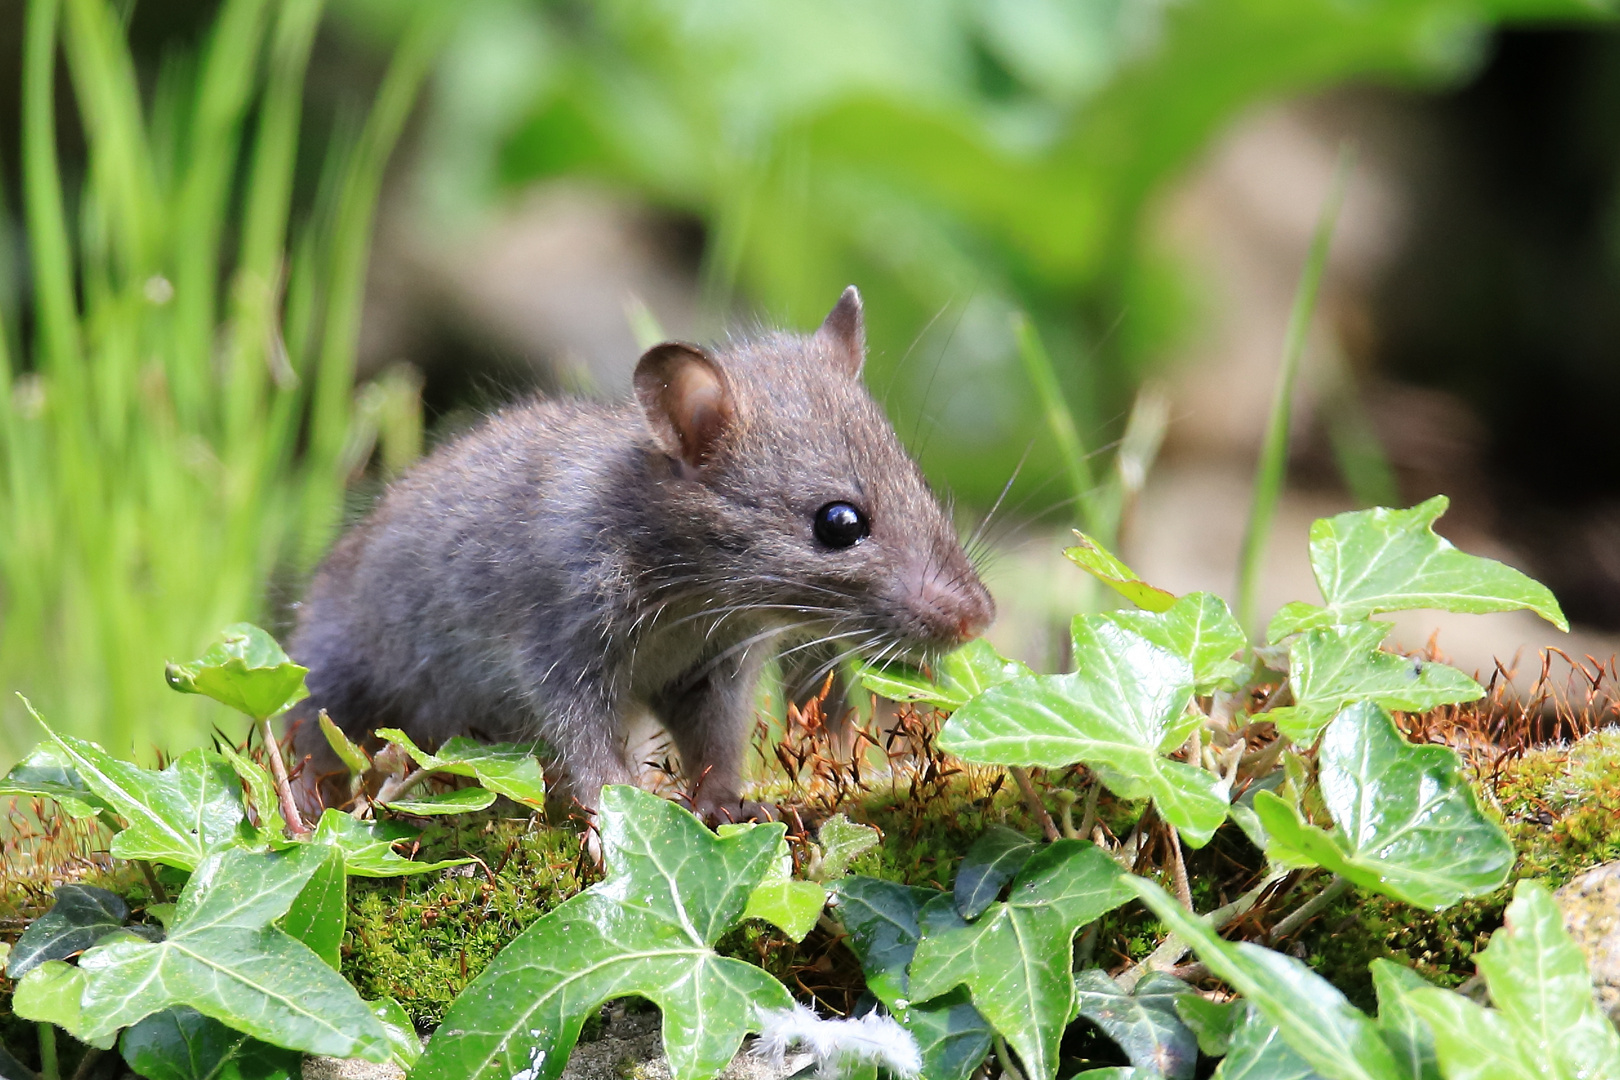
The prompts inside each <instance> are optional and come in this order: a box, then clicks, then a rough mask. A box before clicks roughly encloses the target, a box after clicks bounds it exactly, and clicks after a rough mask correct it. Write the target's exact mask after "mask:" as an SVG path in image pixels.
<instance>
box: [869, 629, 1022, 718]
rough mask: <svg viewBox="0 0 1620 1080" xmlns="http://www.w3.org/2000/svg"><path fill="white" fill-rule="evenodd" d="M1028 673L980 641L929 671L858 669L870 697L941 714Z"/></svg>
mask: <svg viewBox="0 0 1620 1080" xmlns="http://www.w3.org/2000/svg"><path fill="white" fill-rule="evenodd" d="M1030 674H1032V672H1031V671H1030V669H1029V667H1028V666H1027V665H1025V664H1023V663H1020V662H1019V661H1017V660H1009V659H1007V658H1006V657H1005V656H1002V655H1001V654H1000V653H998V652H996V650H995V649H994V648H993V647H992V646H991V645H990V643H989V642H988V641H985V640H984V639H983V638H978V639H975V640H973V641H970V642H968V643H967V644H966V645H964V646H962V647H961V648H960V649H957V650H956V651H954V652H950V653H947V654H946V655H945V656H943V657H941V658H940V659H939V660H938V661H937V662H936V663H935V665H934V668H933V670H932V671H931V672H922V671H919V670H917V669H916V668H913V667H908V666H907V665H905V664H900V663H895V664H887V665H884V666H882V667H870V666H865V665H863V666H862V667H861V669H860V678H861V684H862V685H863V686H865V687H866V688H867V689H868V690H870V691H872V692H873V693H874V694H877V695H879V696H881V697H886V698H888V699H889V700H890V701H915V702H919V703H921V704H924V705H932V706H933V707H934V708H936V709H942V710H944V711H945V712H952V711H954V710H956V709H959V708H961V707H962V706H963V705H965V704H967V703H968V702H969V701H971V700H973V698H974V697H976V696H977V695H979V694H982V693H984V691H986V690H988V689H989V688H990V687H992V686H997V685H999V684H1001V683H1004V682H1008V681H1009V680H1012V679H1018V678H1022V677H1023V676H1025V675H1030Z"/></svg>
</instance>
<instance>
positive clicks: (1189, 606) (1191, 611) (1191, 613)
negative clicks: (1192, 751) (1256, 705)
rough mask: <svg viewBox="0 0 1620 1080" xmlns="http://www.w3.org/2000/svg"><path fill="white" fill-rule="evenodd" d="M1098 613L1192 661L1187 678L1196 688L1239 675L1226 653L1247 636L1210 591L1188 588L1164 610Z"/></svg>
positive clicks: (1240, 668) (1230, 682)
mask: <svg viewBox="0 0 1620 1080" xmlns="http://www.w3.org/2000/svg"><path fill="white" fill-rule="evenodd" d="M1098 618H1102V619H1107V620H1108V621H1109V622H1112V623H1114V624H1116V625H1118V626H1123V627H1124V628H1125V629H1127V630H1130V631H1132V632H1134V633H1136V634H1139V635H1141V636H1142V637H1144V638H1146V639H1147V640H1149V641H1151V642H1153V644H1155V645H1158V646H1160V647H1161V648H1164V649H1167V650H1169V651H1170V652H1172V653H1174V654H1175V655H1177V656H1179V657H1181V658H1182V659H1183V660H1186V661H1187V662H1188V663H1190V664H1191V665H1192V669H1193V682H1194V684H1195V685H1196V686H1197V688H1198V689H1199V690H1200V691H1204V690H1209V689H1213V688H1214V687H1217V686H1227V687H1232V686H1235V685H1236V680H1237V679H1238V677H1239V676H1241V675H1242V674H1243V670H1244V667H1243V664H1242V663H1241V662H1240V661H1237V660H1234V659H1233V658H1232V654H1233V653H1236V652H1239V651H1241V650H1242V649H1244V648H1246V647H1247V646H1248V644H1249V639H1248V636H1247V635H1245V634H1244V633H1243V627H1241V626H1239V625H1238V621H1237V619H1235V618H1233V617H1232V611H1231V609H1230V608H1228V607H1227V606H1226V601H1225V600H1222V599H1221V598H1220V597H1218V596H1216V595H1215V594H1214V593H1207V592H1195V593H1188V594H1187V595H1186V596H1183V597H1181V598H1180V599H1179V600H1177V601H1176V602H1175V603H1174V604H1172V605H1170V607H1168V608H1166V609H1165V610H1164V611H1128V610H1124V609H1120V610H1118V611H1109V612H1105V613H1104V614H1102V615H1100V616H1098Z"/></svg>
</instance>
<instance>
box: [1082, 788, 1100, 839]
mask: <svg viewBox="0 0 1620 1080" xmlns="http://www.w3.org/2000/svg"><path fill="white" fill-rule="evenodd" d="M1101 794H1102V781H1101V780H1098V779H1097V778H1096V777H1095V776H1093V777H1092V778H1091V787H1090V788H1088V789H1087V790H1086V809H1085V812H1084V813H1082V814H1081V815H1080V838H1081V839H1082V840H1084V839H1086V838H1087V837H1089V836H1090V835H1091V831H1092V830H1093V829H1095V828H1096V827H1097V797H1098V796H1099V795H1101Z"/></svg>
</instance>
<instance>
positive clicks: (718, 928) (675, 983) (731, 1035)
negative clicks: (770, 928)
mask: <svg viewBox="0 0 1620 1080" xmlns="http://www.w3.org/2000/svg"><path fill="white" fill-rule="evenodd" d="M601 830H602V845H603V853H604V857H605V859H606V862H607V866H608V876H607V878H606V880H604V881H602V882H600V883H598V884H596V885H593V886H591V887H590V888H589V889H586V890H585V891H584V892H582V893H580V894H579V895H577V896H575V897H573V898H571V899H569V900H566V901H564V902H563V903H562V904H561V905H559V906H558V907H557V908H555V909H553V910H552V911H550V912H547V913H546V914H545V915H543V916H541V917H540V918H539V919H538V920H536V921H535V922H534V923H533V924H531V925H530V927H529V928H528V929H527V930H525V931H524V932H523V933H522V934H520V935H518V937H517V938H516V939H515V940H514V941H513V942H512V943H511V944H510V945H508V946H507V947H506V948H505V949H504V950H502V951H501V953H500V954H499V955H498V956H496V957H495V960H494V961H493V962H492V963H491V964H490V965H489V967H487V968H485V969H484V971H483V973H482V974H480V975H479V976H478V978H476V979H474V980H473V982H472V984H471V985H470V986H468V987H467V989H466V990H465V991H463V992H462V995H461V997H459V998H458V999H457V1000H456V1003H455V1004H454V1005H452V1006H451V1008H450V1012H449V1014H448V1015H447V1016H446V1017H445V1019H444V1023H443V1025H442V1026H441V1027H440V1028H439V1033H438V1035H437V1036H435V1037H434V1039H433V1041H432V1042H430V1043H429V1044H428V1048H427V1051H426V1052H425V1053H424V1054H423V1055H422V1060H421V1062H420V1063H419V1064H418V1065H417V1067H416V1069H415V1071H414V1072H413V1073H412V1076H413V1077H414V1080H493V1078H494V1077H501V1078H503V1080H504V1078H506V1077H511V1076H513V1075H515V1074H521V1075H522V1076H523V1077H524V1080H552V1078H554V1077H556V1076H557V1075H558V1074H560V1073H561V1072H562V1070H563V1066H564V1065H565V1064H567V1061H568V1055H569V1053H570V1052H571V1051H572V1050H573V1048H574V1043H575V1042H576V1041H577V1040H578V1038H579V1031H580V1026H581V1025H582V1024H583V1023H584V1021H585V1018H586V1016H588V1015H589V1014H590V1013H591V1012H593V1011H594V1010H595V1009H596V1008H597V1007H598V1006H600V1005H601V1004H602V1003H603V1002H605V1001H607V1000H609V999H610V998H616V997H625V996H629V995H637V996H640V997H644V998H647V999H648V1000H650V1001H651V1002H653V1004H655V1005H657V1006H658V1008H659V1010H660V1012H661V1013H662V1014H663V1035H664V1053H665V1054H666V1055H667V1056H668V1058H669V1062H670V1072H671V1073H672V1074H673V1076H674V1077H675V1080H698V1078H699V1077H704V1076H710V1075H713V1074H715V1073H718V1072H719V1071H720V1070H721V1069H722V1068H724V1067H725V1065H726V1063H727V1062H729V1061H730V1060H731V1058H732V1055H734V1054H735V1053H736V1052H737V1047H738V1046H739V1045H740V1044H741V1042H742V1038H743V1035H744V1034H745V1033H747V1032H748V1031H757V1030H759V1028H758V1023H759V1021H758V1014H759V1012H760V1011H762V1010H782V1009H788V1008H791V1007H792V1003H793V1000H792V998H791V997H789V995H788V992H787V991H786V990H785V989H784V988H783V986H782V984H781V983H779V982H777V981H776V980H775V979H773V978H772V977H771V976H769V975H767V974H766V973H765V972H764V971H762V970H760V969H759V968H758V967H756V966H754V965H752V964H745V963H743V962H742V961H740V960H732V959H729V958H726V957H721V956H718V955H716V953H715V952H714V950H713V949H712V948H711V946H712V945H713V944H714V942H715V940H716V939H718V938H719V936H720V935H721V934H722V933H724V932H725V931H726V930H728V929H729V928H730V927H732V926H733V925H735V924H736V923H737V921H738V920H739V919H740V918H741V916H742V913H743V908H744V907H745V906H746V904H747V902H748V897H749V895H750V894H751V893H752V892H753V891H754V888H755V887H756V886H757V885H758V884H759V883H760V882H761V881H762V880H763V879H764V877H765V875H766V873H767V872H768V871H769V869H770V866H771V862H772V860H773V859H774V858H775V856H776V852H777V845H778V844H779V843H780V841H781V837H782V835H783V826H782V825H781V824H779V823H773V824H769V825H756V826H753V827H752V828H749V829H746V830H742V831H739V832H735V833H733V834H732V835H729V836H716V835H715V834H714V833H712V832H710V831H709V830H708V829H707V828H705V827H704V825H703V823H702V822H700V821H699V820H698V819H697V818H695V817H693V816H692V814H691V813H690V812H688V811H687V810H685V809H683V808H681V807H679V806H676V805H675V804H674V803H672V802H670V801H669V800H667V799H661V798H659V797H658V796H656V795H650V794H648V793H646V792H643V791H638V790H636V789H635V788H630V787H622V786H614V787H608V788H605V789H604V790H603V792H602V805H601Z"/></svg>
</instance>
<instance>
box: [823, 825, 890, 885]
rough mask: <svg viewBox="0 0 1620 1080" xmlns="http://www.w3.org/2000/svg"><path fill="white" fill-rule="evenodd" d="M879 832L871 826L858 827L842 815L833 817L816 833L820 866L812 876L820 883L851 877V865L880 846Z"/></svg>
mask: <svg viewBox="0 0 1620 1080" xmlns="http://www.w3.org/2000/svg"><path fill="white" fill-rule="evenodd" d="M879 842H880V839H879V836H878V831H877V830H876V829H874V828H872V826H870V825H857V824H856V823H855V822H853V821H851V820H849V818H847V817H845V816H844V815H843V814H834V815H833V816H832V817H830V818H828V819H827V820H826V821H824V822H822V823H821V828H819V829H817V830H816V843H818V844H819V845H820V846H821V863H820V865H819V866H817V867H816V868H815V873H813V874H811V875H810V876H811V877H813V878H814V879H815V880H817V881H822V882H826V881H837V880H838V879H839V878H841V877H843V876H844V875H845V874H847V873H849V864H850V863H852V862H854V861H855V860H856V859H857V858H859V857H860V856H861V855H863V854H865V853H866V852H868V851H870V850H872V849H873V848H875V847H877V846H878V843H879Z"/></svg>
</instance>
